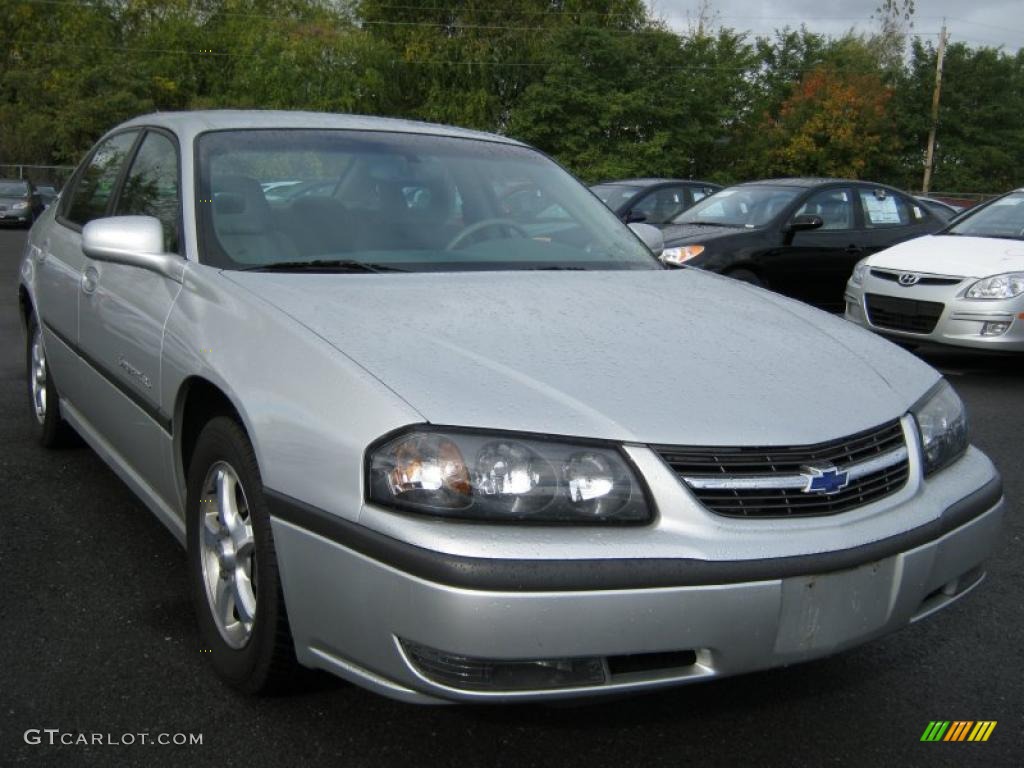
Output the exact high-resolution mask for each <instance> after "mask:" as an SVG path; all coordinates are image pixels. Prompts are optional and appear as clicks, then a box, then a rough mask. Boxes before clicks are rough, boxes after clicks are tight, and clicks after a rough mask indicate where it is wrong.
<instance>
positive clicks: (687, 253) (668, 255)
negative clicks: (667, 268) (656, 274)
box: [661, 245, 704, 264]
mask: <svg viewBox="0 0 1024 768" xmlns="http://www.w3.org/2000/svg"><path fill="white" fill-rule="evenodd" d="M702 253H704V246H703V245H682V246H679V247H678V248H666V249H665V250H663V251H662V252H661V260H662V261H664V262H665V263H666V264H682V263H684V262H687V261H689V260H690V259H695V258H696V257H698V256H700V255H701V254H702Z"/></svg>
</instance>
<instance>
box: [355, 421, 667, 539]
mask: <svg viewBox="0 0 1024 768" xmlns="http://www.w3.org/2000/svg"><path fill="white" fill-rule="evenodd" d="M368 462H369V468H370V469H369V485H368V487H369V491H368V493H369V500H370V501H371V502H374V503H376V504H381V505H383V506H388V507H394V508H397V509H402V510H407V511H412V512H422V513H425V514H430V515H440V516H443V517H453V518H463V519H472V520H486V521H493V522H502V521H506V522H538V523H589V524H606V523H620V524H622V523H643V522H647V521H648V520H650V518H651V511H650V506H649V505H648V503H647V499H646V496H645V493H644V489H643V486H642V485H641V483H640V481H639V478H638V477H637V475H636V473H635V471H634V470H633V469H632V467H631V466H630V465H629V463H628V462H627V461H626V459H625V457H624V456H623V455H622V453H621V452H620V451H619V450H617V449H616V448H614V447H606V446H594V445H579V444H574V443H570V442H563V441H560V440H548V439H538V438H533V437H520V436H518V435H488V434H482V433H476V432H459V431H457V430H445V431H434V430H427V429H415V430H412V431H409V432H405V433H403V434H401V435H399V436H398V437H394V438H392V439H390V440H388V441H387V442H385V443H383V444H381V445H379V446H377V447H375V448H371V451H370V454H369V456H368Z"/></svg>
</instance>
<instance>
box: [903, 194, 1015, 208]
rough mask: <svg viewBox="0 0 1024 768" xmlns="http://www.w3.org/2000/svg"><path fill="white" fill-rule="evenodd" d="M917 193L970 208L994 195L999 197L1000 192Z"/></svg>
mask: <svg viewBox="0 0 1024 768" xmlns="http://www.w3.org/2000/svg"><path fill="white" fill-rule="evenodd" d="M914 194H915V195H922V194H923V195H924V196H925V197H933V198H935V199H936V200H941V201H942V202H944V203H949V204H950V205H958V206H960V207H961V208H970V207H971V206H972V205H977V204H978V203H984V202H985V201H986V200H991V199H992V198H993V197H999V195H1000V194H1002V193H999V192H928V193H922V192H915V193H914Z"/></svg>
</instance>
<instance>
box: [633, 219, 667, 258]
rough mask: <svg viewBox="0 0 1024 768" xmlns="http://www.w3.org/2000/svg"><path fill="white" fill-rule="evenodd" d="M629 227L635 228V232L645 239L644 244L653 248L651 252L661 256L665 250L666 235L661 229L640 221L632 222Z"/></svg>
mask: <svg viewBox="0 0 1024 768" xmlns="http://www.w3.org/2000/svg"><path fill="white" fill-rule="evenodd" d="M629 228H630V229H632V230H633V234H635V235H636V236H637V237H639V238H640V239H641V240H643V241H644V245H646V246H647V247H648V248H650V249H651V253H653V254H654V255H655V256H659V257H660V256H661V252H662V251H663V250H665V236H664V235H663V234H662V233H661V230H660V229H658V228H657V227H652V226H651V225H650V224H642V223H640V222H638V221H637V222H634V223H632V224H630V225H629Z"/></svg>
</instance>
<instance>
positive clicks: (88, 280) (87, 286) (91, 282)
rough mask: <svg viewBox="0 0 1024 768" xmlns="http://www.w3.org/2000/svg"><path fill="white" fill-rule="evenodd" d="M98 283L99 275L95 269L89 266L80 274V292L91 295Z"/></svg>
mask: <svg viewBox="0 0 1024 768" xmlns="http://www.w3.org/2000/svg"><path fill="white" fill-rule="evenodd" d="M99 282H100V273H99V271H98V270H97V269H96V267H94V266H92V265H89V266H88V267H86V268H85V272H83V273H82V292H83V293H93V292H95V290H96V286H97V285H98V284H99Z"/></svg>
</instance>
